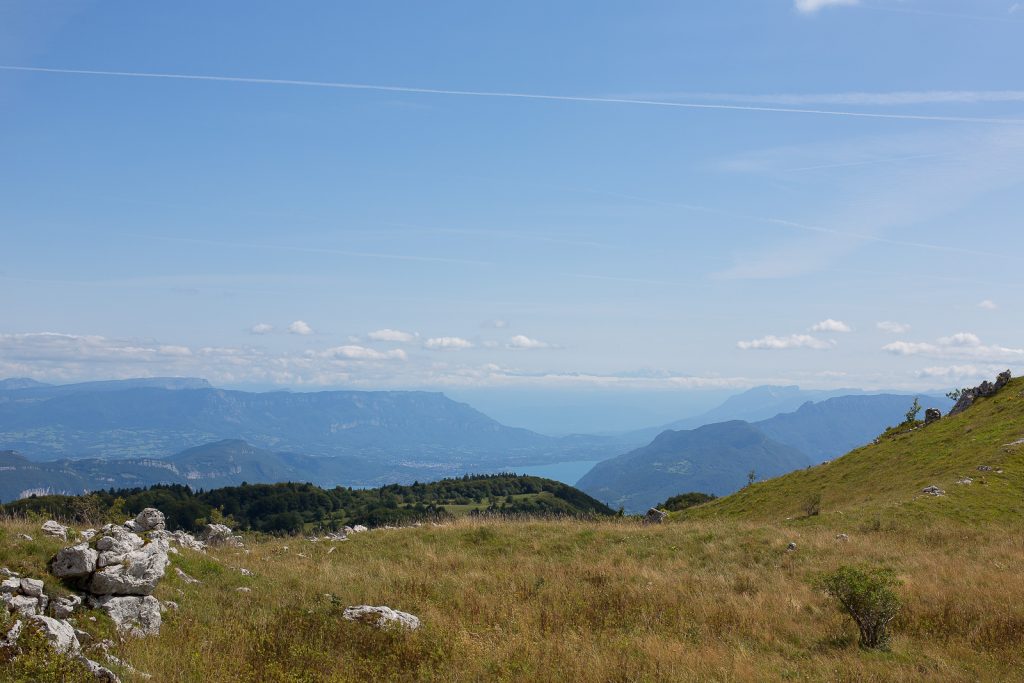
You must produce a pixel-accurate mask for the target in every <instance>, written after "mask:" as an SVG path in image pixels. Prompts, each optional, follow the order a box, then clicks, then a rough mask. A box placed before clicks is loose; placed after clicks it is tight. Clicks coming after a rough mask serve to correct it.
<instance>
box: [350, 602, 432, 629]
mask: <svg viewBox="0 0 1024 683" xmlns="http://www.w3.org/2000/svg"><path fill="white" fill-rule="evenodd" d="M341 616H342V618H344V619H347V620H349V621H359V622H362V623H364V624H369V625H371V626H376V627H377V628H388V627H392V626H395V627H399V628H405V629H409V630H410V631H414V630H416V629H418V628H419V627H420V619H419V617H417V616H415V615H412V614H409V613H408V612H399V611H398V610H394V609H391V608H390V607H384V606H380V607H373V606H371V605H357V606H355V607H347V608H345V611H344V612H343V613H342V615H341Z"/></svg>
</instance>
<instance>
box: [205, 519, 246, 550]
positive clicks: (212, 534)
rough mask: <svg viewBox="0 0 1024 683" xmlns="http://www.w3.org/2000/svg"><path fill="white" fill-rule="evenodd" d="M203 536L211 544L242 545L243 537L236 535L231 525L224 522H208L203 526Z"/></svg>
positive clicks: (237, 546) (238, 546)
mask: <svg viewBox="0 0 1024 683" xmlns="http://www.w3.org/2000/svg"><path fill="white" fill-rule="evenodd" d="M201 537H202V539H203V540H204V541H206V543H207V544H209V545H227V546H234V547H236V548H240V547H241V546H242V537H241V536H235V535H234V534H233V532H232V531H231V527H229V526H225V525H223V524H207V525H206V527H204V528H203V533H202V534H201Z"/></svg>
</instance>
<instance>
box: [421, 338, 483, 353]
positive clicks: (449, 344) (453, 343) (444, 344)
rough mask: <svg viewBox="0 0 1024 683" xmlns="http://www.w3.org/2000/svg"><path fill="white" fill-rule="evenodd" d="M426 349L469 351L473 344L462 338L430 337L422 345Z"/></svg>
mask: <svg viewBox="0 0 1024 683" xmlns="http://www.w3.org/2000/svg"><path fill="white" fill-rule="evenodd" d="M423 345H424V346H426V347H427V348H428V349H447V350H457V349H471V348H473V342H471V341H469V340H468V339H463V338H462V337H431V338H430V339H428V340H427V341H426V342H424V343H423Z"/></svg>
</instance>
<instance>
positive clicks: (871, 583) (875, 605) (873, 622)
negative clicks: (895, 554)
mask: <svg viewBox="0 0 1024 683" xmlns="http://www.w3.org/2000/svg"><path fill="white" fill-rule="evenodd" d="M897 585H899V581H898V579H897V578H896V576H895V575H894V574H893V572H892V571H891V570H889V569H869V568H861V567H851V566H843V567H840V568H839V569H837V570H836V571H834V572H832V573H831V574H826V575H825V576H823V577H821V578H820V579H819V586H820V587H821V588H822V589H823V590H824V591H825V592H826V593H828V594H829V595H831V596H832V597H834V598H835V599H836V600H838V601H839V604H840V605H842V607H843V609H844V610H845V611H846V613H847V614H849V615H850V616H851V617H852V618H853V620H854V621H855V622H856V623H857V628H858V629H859V630H860V645H861V647H863V648H868V649H878V650H887V649H889V641H890V639H891V635H890V633H889V630H888V626H889V622H891V621H892V620H893V619H895V618H896V614H897V613H898V612H899V610H900V598H899V596H898V595H897V594H896V590H895V588H896V586H897Z"/></svg>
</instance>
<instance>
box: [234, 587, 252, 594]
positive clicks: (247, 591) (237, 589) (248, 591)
mask: <svg viewBox="0 0 1024 683" xmlns="http://www.w3.org/2000/svg"><path fill="white" fill-rule="evenodd" d="M235 590H236V591H238V592H239V593H251V592H252V589H251V588H247V587H245V586H239V587H238V588H236V589H235Z"/></svg>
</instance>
